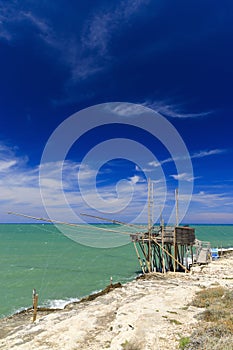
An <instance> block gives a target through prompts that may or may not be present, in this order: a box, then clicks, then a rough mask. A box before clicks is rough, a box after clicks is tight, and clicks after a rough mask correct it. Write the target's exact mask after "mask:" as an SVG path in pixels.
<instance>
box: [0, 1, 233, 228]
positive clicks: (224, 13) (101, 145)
mask: <svg viewBox="0 0 233 350" xmlns="http://www.w3.org/2000/svg"><path fill="white" fill-rule="evenodd" d="M232 44H233V4H232V1H231V0H229V1H228V0H223V1H221V2H219V1H216V0H195V1H194V0H189V1H185V0H178V1H167V0H125V1H121V0H117V1H109V0H108V1H107V0H96V1H73V0H70V1H68V2H67V1H65V0H57V1H43V0H42V1H27V0H20V1H19V0H13V1H11V0H9V1H1V0H0V125H1V127H0V222H1V223H8V222H29V221H30V220H27V219H26V218H24V217H18V216H15V215H9V214H8V212H9V211H14V212H19V213H24V214H27V215H33V216H37V217H47V218H50V219H55V220H60V221H69V222H86V220H88V218H87V217H83V216H81V215H80V213H88V214H90V215H97V216H101V217H107V218H111V219H118V220H122V221H125V222H146V221H147V198H148V197H147V182H148V178H150V179H151V181H152V183H153V187H154V193H153V195H152V194H151V197H154V204H153V205H152V201H151V208H152V211H153V220H154V221H156V222H158V221H159V220H160V218H161V214H162V216H163V218H164V220H165V222H172V221H174V220H175V218H174V217H175V214H174V213H175V212H174V210H175V195H174V193H175V189H176V188H178V199H179V220H180V221H181V222H182V223H210V224H218V223H219V224H233V188H232V184H233V166H232V155H233V153H232V152H233V138H232V130H233V128H232V117H233V99H232V92H233V65H232V62H233V45H232ZM90 220H92V219H90Z"/></svg>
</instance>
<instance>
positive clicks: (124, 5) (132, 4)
mask: <svg viewBox="0 0 233 350" xmlns="http://www.w3.org/2000/svg"><path fill="white" fill-rule="evenodd" d="M149 2H150V1H149V0H127V1H120V2H118V4H117V6H116V7H113V6H110V8H108V9H106V10H102V11H97V12H96V13H95V14H94V15H93V16H92V18H90V20H88V21H87V22H86V24H85V28H84V31H83V36H82V43H83V47H85V48H88V49H91V50H97V52H98V54H99V55H105V54H106V53H107V51H108V50H107V47H108V43H109V41H110V40H111V38H112V36H113V34H114V32H115V31H116V29H117V28H119V27H120V26H122V24H125V23H127V21H128V20H129V19H130V17H131V16H133V15H134V14H135V13H137V12H138V10H139V9H140V8H141V6H143V5H147V4H148V3H149Z"/></svg>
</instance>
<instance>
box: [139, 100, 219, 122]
mask: <svg viewBox="0 0 233 350" xmlns="http://www.w3.org/2000/svg"><path fill="white" fill-rule="evenodd" d="M143 105H144V106H146V107H149V108H151V109H153V110H155V111H156V112H158V113H161V114H162V115H164V116H166V117H171V118H182V119H185V118H201V117H206V116H208V115H210V114H212V113H213V112H212V111H207V112H199V113H185V112H183V111H182V109H181V106H180V105H174V104H169V103H167V102H166V101H154V102H151V101H146V102H144V103H143Z"/></svg>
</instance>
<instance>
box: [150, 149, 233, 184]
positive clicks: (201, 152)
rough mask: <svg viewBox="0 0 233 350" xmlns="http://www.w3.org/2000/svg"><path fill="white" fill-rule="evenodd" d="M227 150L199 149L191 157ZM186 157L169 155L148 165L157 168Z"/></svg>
mask: <svg viewBox="0 0 233 350" xmlns="http://www.w3.org/2000/svg"><path fill="white" fill-rule="evenodd" d="M226 152H227V150H226V149H220V148H216V149H213V150H203V151H199V152H196V153H193V154H190V159H195V158H204V157H209V156H213V155H218V154H223V153H226ZM185 159H187V158H186V157H183V156H181V157H174V158H171V157H169V158H166V159H163V160H161V161H152V162H149V163H148V165H149V166H151V167H153V168H156V167H160V166H161V165H163V164H166V163H170V162H176V161H179V160H185ZM172 176H174V175H172ZM174 178H175V177H174Z"/></svg>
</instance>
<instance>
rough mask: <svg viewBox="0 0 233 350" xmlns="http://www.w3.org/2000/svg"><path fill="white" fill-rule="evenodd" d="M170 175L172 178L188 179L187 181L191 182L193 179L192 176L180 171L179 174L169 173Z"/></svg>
mask: <svg viewBox="0 0 233 350" xmlns="http://www.w3.org/2000/svg"><path fill="white" fill-rule="evenodd" d="M170 176H171V177H173V179H175V180H178V181H180V180H182V181H188V182H192V181H194V179H195V178H194V177H193V176H192V175H190V174H187V173H181V174H177V175H176V174H175V175H170Z"/></svg>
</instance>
